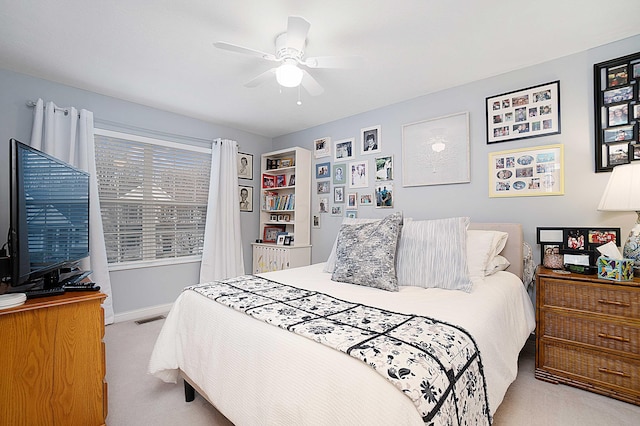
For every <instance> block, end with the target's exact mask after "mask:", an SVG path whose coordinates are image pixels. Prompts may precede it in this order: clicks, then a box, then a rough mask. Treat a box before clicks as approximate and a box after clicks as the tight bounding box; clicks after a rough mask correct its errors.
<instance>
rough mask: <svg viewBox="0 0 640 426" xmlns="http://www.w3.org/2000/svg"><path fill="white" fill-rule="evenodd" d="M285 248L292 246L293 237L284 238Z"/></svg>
mask: <svg viewBox="0 0 640 426" xmlns="http://www.w3.org/2000/svg"><path fill="white" fill-rule="evenodd" d="M283 244H284V245H285V246H290V245H291V235H285V236H284V243H283Z"/></svg>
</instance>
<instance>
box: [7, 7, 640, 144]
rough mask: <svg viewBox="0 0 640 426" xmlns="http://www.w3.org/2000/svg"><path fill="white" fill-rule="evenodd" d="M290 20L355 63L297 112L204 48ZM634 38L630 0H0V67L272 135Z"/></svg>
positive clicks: (251, 60) (325, 51)
mask: <svg viewBox="0 0 640 426" xmlns="http://www.w3.org/2000/svg"><path fill="white" fill-rule="evenodd" d="M290 15H295V16H302V17H304V18H305V19H306V20H307V21H309V22H310V23H311V29H310V31H309V35H308V39H307V41H308V43H307V49H306V56H360V57H362V58H363V59H364V61H365V66H364V67H362V68H359V69H355V70H353V69H352V70H320V69H317V70H312V71H311V73H312V75H313V76H314V77H315V78H316V80H317V81H318V82H319V83H320V84H321V85H322V86H323V87H324V88H325V92H324V93H323V94H322V95H320V96H317V97H311V96H309V95H308V94H307V93H306V92H304V90H303V91H302V93H301V96H302V102H303V104H302V105H301V106H298V105H296V100H297V96H298V90H297V89H284V88H283V89H280V88H279V87H278V85H277V83H275V81H273V82H271V83H267V84H264V85H261V86H259V87H257V88H246V87H244V83H246V82H247V81H249V80H251V79H252V78H253V77H255V76H257V75H258V74H260V73H262V72H264V71H266V70H268V69H269V68H271V67H273V63H272V62H267V61H265V60H262V59H260V58H257V57H250V56H244V55H240V54H236V53H233V52H229V51H224V50H220V49H216V48H214V47H213V42H216V41H225V42H228V43H233V44H238V45H241V46H246V47H249V48H253V49H256V50H261V51H265V52H268V53H272V52H273V50H274V44H273V43H274V39H275V37H276V35H278V34H279V33H281V32H283V31H285V30H286V26H287V17H288V16H290ZM638 33H640V0H617V1H616V2H604V1H602V0H536V1H531V0H525V1H522V0H482V1H479V0H447V1H444V0H438V1H434V0H393V1H392V0H384V1H383V0H324V1H311V0H307V1H302V0H300V1H283V0H268V1H266V0H183V1H178V0H57V1H51V0H0V67H3V68H7V69H10V70H14V71H18V72H21V73H25V74H29V75H33V76H36V77H41V78H45V79H48V80H52V81H56V82H60V83H63V84H67V85H70V86H74V87H78V88H81V89H86V90H90V91H93V92H97V93H101V94H104V95H109V96H113V97H116V98H121V99H125V100H129V101H133V102H137V103H140V104H144V105H148V106H152V107H156V108H160V109H163V110H168V111H172V112H175V113H179V114H184V115H187V116H191V117H195V118H198V119H202V120H206V121H210V122H214V123H219V124H222V125H227V126H231V127H234V128H238V129H243V130H247V131H250V132H253V133H257V134H261V135H264V136H268V137H275V136H280V135H283V134H288V133H291V132H294V131H298V130H302V129H306V128H309V127H313V126H315V125H318V124H322V123H326V122H329V121H333V120H336V119H339V118H343V117H347V116H351V115H354V114H357V113H360V112H364V111H368V110H371V109H375V108H378V107H381V106H385V105H389V104H393V103H396V102H400V101H403V100H407V99H411V98H415V97H418V96H421V95H424V94H427V93H431V92H435V91H438V90H442V89H446V88H448V87H453V86H458V85H461V84H464V83H467V82H470V81H474V80H479V79H482V78H486V77H490V76H494V75H497V74H501V73H504V72H508V71H511V70H514V69H518V68H522V67H526V66H529V65H533V64H537V63H541V62H544V61H548V60H550V59H554V58H558V57H561V56H566V55H569V54H572V53H575V52H579V51H583V50H587V49H589V48H592V47H595V46H599V45H602V44H606V43H609V42H612V41H616V40H620V39H622V38H626V37H629V36H632V35H636V34H638ZM638 47H639V49H638V50H640V46H638ZM585 66H587V65H585ZM25 101H26V99H25Z"/></svg>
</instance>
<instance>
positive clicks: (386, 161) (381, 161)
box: [375, 155, 393, 180]
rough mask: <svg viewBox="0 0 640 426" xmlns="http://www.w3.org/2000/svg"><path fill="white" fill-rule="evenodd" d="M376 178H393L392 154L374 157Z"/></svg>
mask: <svg viewBox="0 0 640 426" xmlns="http://www.w3.org/2000/svg"><path fill="white" fill-rule="evenodd" d="M375 163H376V180H393V156H392V155H388V156H386V157H376V160H375Z"/></svg>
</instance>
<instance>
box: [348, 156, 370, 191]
mask: <svg viewBox="0 0 640 426" xmlns="http://www.w3.org/2000/svg"><path fill="white" fill-rule="evenodd" d="M368 170H369V162H368V161H353V162H351V163H349V188H366V187H367V186H369V171H368Z"/></svg>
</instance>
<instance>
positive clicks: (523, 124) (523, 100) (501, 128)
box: [485, 80, 560, 144]
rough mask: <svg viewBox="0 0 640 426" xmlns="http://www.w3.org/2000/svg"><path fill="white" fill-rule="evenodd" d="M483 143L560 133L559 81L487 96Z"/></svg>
mask: <svg viewBox="0 0 640 426" xmlns="http://www.w3.org/2000/svg"><path fill="white" fill-rule="evenodd" d="M485 107H486V115H487V143H488V144H491V143H497V142H506V141H511V140H516V139H524V138H533V137H537V136H546V135H553V134H557V133H560V81H559V80H558V81H553V82H551V83H545V84H540V85H538V86H532V87H528V88H526V89H521V90H516V91H514V92H507V93H503V94H501V95H495V96H490V97H488V98H487V99H486V103H485Z"/></svg>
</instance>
